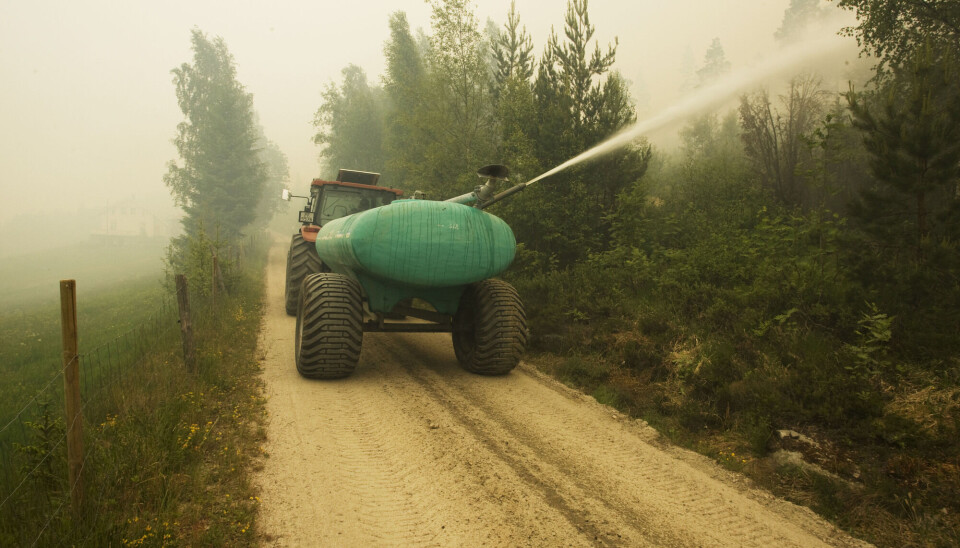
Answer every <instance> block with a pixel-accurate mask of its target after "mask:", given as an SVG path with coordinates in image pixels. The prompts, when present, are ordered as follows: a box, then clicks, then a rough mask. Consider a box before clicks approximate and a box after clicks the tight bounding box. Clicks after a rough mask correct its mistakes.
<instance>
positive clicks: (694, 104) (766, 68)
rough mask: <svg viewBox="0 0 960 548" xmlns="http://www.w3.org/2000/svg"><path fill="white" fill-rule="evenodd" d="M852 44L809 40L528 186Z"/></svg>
mask: <svg viewBox="0 0 960 548" xmlns="http://www.w3.org/2000/svg"><path fill="white" fill-rule="evenodd" d="M851 44H852V40H851V39H850V38H842V37H839V36H837V35H835V34H830V35H819V36H814V37H811V38H807V39H806V40H804V41H802V42H799V43H796V44H794V45H792V46H788V47H786V48H784V49H781V50H779V51H778V52H777V53H776V54H774V55H772V56H770V57H768V58H766V59H764V60H763V61H761V62H759V63H757V64H756V65H754V66H752V67H746V68H743V69H740V70H736V71H733V72H731V73H729V74H727V75H726V76H724V77H722V78H720V79H719V80H717V81H716V82H715V83H713V84H710V85H708V86H704V87H702V88H699V89H697V90H695V91H694V92H692V93H691V94H689V95H687V96H686V97H684V98H683V99H682V100H680V101H679V102H677V103H675V104H674V105H672V106H670V107H667V108H665V109H663V110H662V111H661V112H660V113H659V114H657V115H655V116H653V117H650V118H647V119H645V120H641V121H639V122H637V123H636V124H634V125H632V126H630V127H628V128H626V129H624V130H622V131H620V132H619V133H617V134H615V135H613V136H612V137H610V138H609V139H607V140H606V141H604V142H602V143H600V144H599V145H597V146H595V147H593V148H591V149H589V150H587V151H585V152H583V153H581V154H579V155H577V156H575V157H573V158H571V159H569V160H567V161H566V162H564V163H562V164H560V165H558V166H557V167H555V168H553V169H551V170H549V171H547V172H546V173H543V174H542V175H539V176H537V177H535V178H533V179H531V180H529V181H527V183H526V185H527V186H529V185H532V184H533V183H535V182H537V181H539V180H541V179H544V178H546V177H549V176H551V175H554V174H556V173H559V172H561V171H563V170H565V169H567V168H569V167H571V166H575V165H577V164H580V163H582V162H585V161H587V160H590V159H593V158H597V157H599V156H602V155H604V154H608V153H610V152H613V151H614V150H617V149H619V148H621V147H623V146H626V145H628V144H630V143H631V142H633V141H634V140H635V139H637V138H638V137H640V136H642V135H644V134H646V133H649V132H651V131H654V130H657V129H659V128H662V127H664V126H667V125H670V124H672V123H674V122H677V121H679V120H682V119H684V118H686V117H688V116H691V115H693V114H696V113H698V112H702V111H705V110H707V109H710V108H713V107H716V106H718V105H720V104H722V103H724V102H726V101H728V100H730V99H731V98H733V97H735V96H736V95H738V94H740V93H743V92H744V91H745V90H747V89H749V88H751V87H753V86H756V85H757V84H759V83H760V82H762V81H764V80H766V79H769V78H771V77H774V76H777V75H780V74H783V73H786V72H788V71H791V70H794V69H796V68H797V67H801V66H804V65H805V64H808V63H811V62H813V61H816V60H818V59H821V58H824V57H827V56H833V55H836V54H837V53H839V52H840V51H841V50H843V49H847V48H850V46H851Z"/></svg>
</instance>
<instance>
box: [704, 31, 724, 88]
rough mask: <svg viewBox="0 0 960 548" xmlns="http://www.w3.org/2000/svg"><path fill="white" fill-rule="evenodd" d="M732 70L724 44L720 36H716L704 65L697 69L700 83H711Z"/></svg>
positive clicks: (705, 57)
mask: <svg viewBox="0 0 960 548" xmlns="http://www.w3.org/2000/svg"><path fill="white" fill-rule="evenodd" d="M728 72H730V62H729V61H727V56H726V54H724V53H723V46H722V45H721V44H720V39H719V38H714V39H713V42H711V43H710V47H709V48H708V49H707V53H706V54H705V55H704V57H703V66H702V67H701V68H700V70H698V71H697V78H698V79H699V80H700V85H704V84H709V83H711V82H713V81H715V80H716V79H717V78H720V77H721V76H723V75H724V74H726V73H728Z"/></svg>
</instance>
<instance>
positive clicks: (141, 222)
mask: <svg viewBox="0 0 960 548" xmlns="http://www.w3.org/2000/svg"><path fill="white" fill-rule="evenodd" d="M176 224H177V223H176V220H175V219H164V218H160V217H158V216H157V215H156V214H155V213H154V211H153V210H152V209H151V208H150V207H149V206H147V205H145V204H144V203H142V202H140V201H137V200H133V199H130V200H124V201H121V202H117V203H114V204H111V205H110V206H108V207H107V208H106V209H104V210H102V211H101V213H100V214H99V222H98V224H97V228H95V229H94V230H93V231H92V233H91V237H92V238H93V239H94V240H101V241H110V242H115V243H123V242H125V241H135V240H145V239H154V238H169V237H170V236H172V235H173V234H174V233H175V232H176Z"/></svg>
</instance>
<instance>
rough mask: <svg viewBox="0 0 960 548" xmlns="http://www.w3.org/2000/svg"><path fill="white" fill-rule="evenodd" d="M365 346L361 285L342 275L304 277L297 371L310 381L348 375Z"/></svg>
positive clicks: (301, 294)
mask: <svg viewBox="0 0 960 548" xmlns="http://www.w3.org/2000/svg"><path fill="white" fill-rule="evenodd" d="M362 344H363V301H362V297H361V290H360V284H358V283H357V282H356V281H354V280H352V279H350V278H348V277H346V276H343V275H340V274H328V273H323V274H310V275H308V276H307V277H306V278H304V280H303V286H302V287H301V289H300V302H299V306H298V308H297V335H296V347H295V352H296V359H297V371H299V372H300V374H301V375H303V376H304V377H308V378H311V379H339V378H342V377H346V376H349V375H350V374H351V373H353V370H354V369H355V368H356V367H357V361H358V360H359V359H360V347H361V346H362Z"/></svg>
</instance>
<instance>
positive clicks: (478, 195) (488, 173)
mask: <svg viewBox="0 0 960 548" xmlns="http://www.w3.org/2000/svg"><path fill="white" fill-rule="evenodd" d="M509 174H510V170H509V169H507V167H506V166H502V165H499V164H491V165H488V166H483V167H482V168H480V169H479V170H477V175H478V176H479V177H480V178H482V179H486V180H487V182H486V183H484V184H483V185H478V186H477V187H476V188H475V189H473V192H467V193H466V194H461V195H460V196H455V197H453V198H449V199H448V200H446V201H447V202H454V203H458V204H474V206H473V207H475V208H477V209H483V208H485V207H487V206H489V205H491V204H493V203H495V202H499V201H500V200H502V199H504V198H506V197H507V196H510V195H512V194H516V193H517V192H520V191H521V190H523V189H524V188H526V186H527V185H526V183H522V184H519V185H517V186H514V187H511V188H509V189H507V190H505V191H503V192H501V193H499V194H496V195H495V194H494V192H495V191H496V181H509V180H510V179H509V178H508V176H509Z"/></svg>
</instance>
